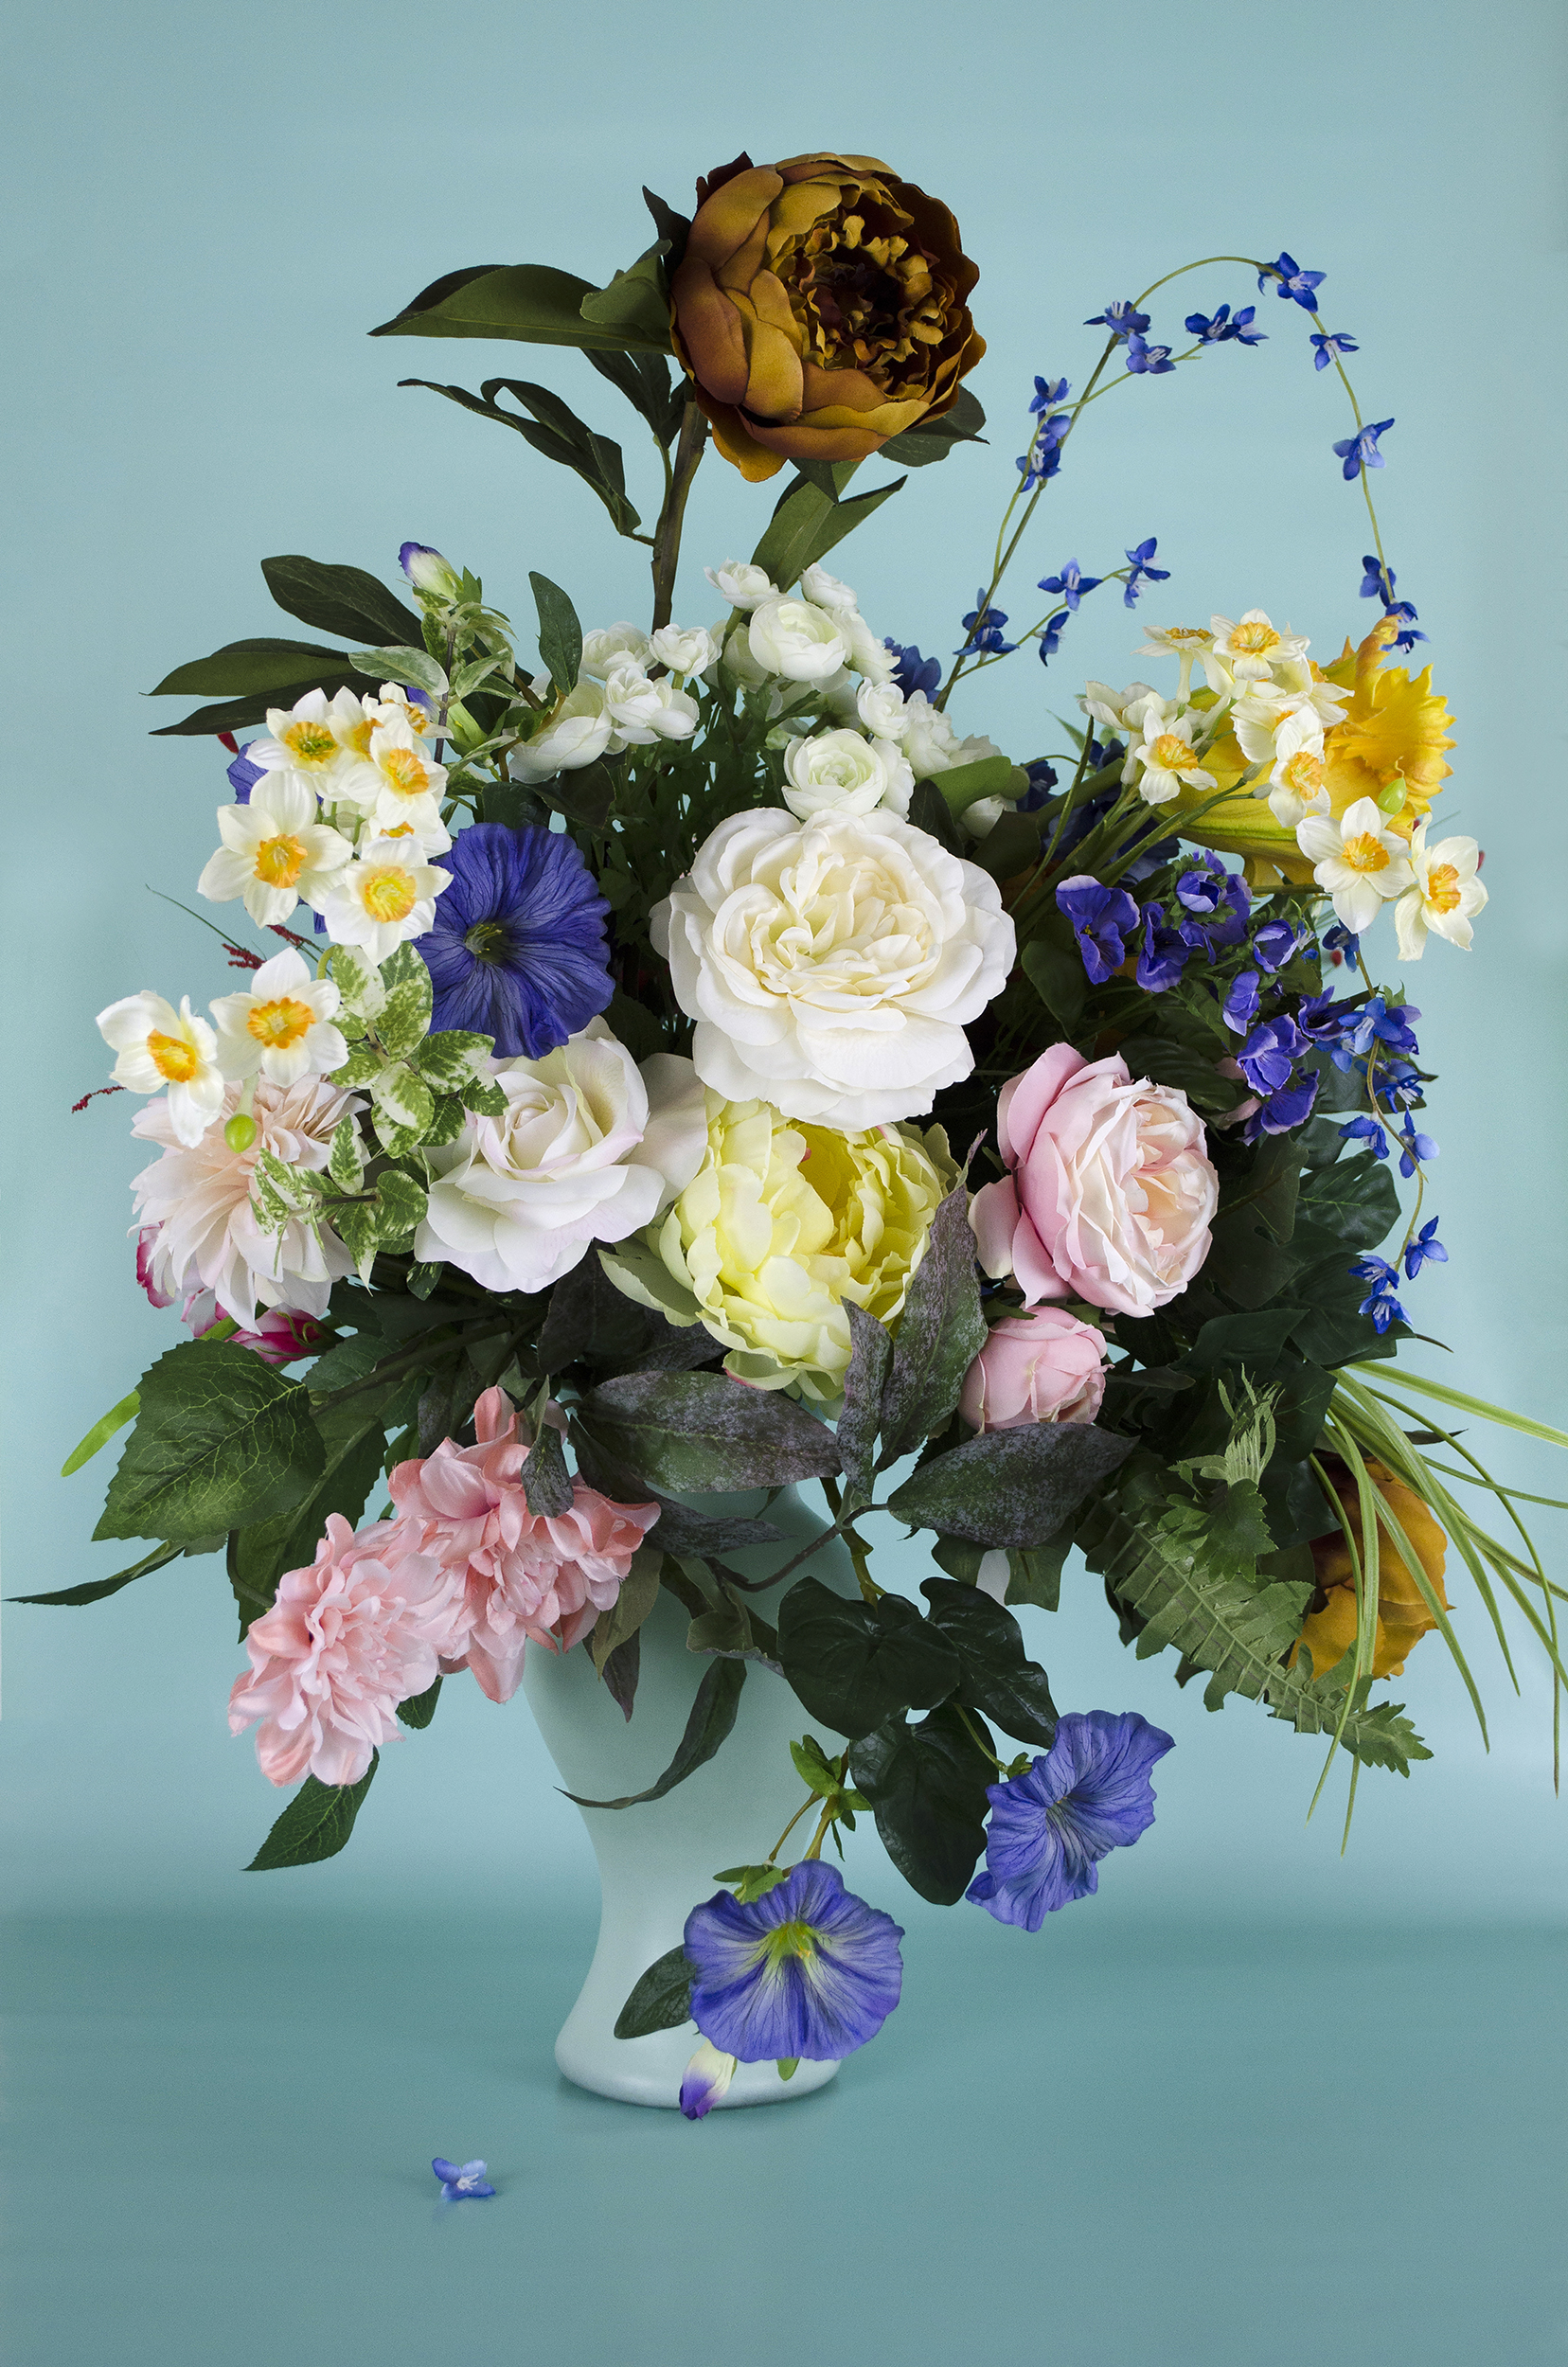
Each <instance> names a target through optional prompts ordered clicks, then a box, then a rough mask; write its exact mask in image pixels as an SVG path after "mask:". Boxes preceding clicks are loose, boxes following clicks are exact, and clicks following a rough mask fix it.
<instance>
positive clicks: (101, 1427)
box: [17, 1389, 141, 1601]
mask: <svg viewBox="0 0 1568 2367" xmlns="http://www.w3.org/2000/svg"><path fill="white" fill-rule="evenodd" d="M140 1411H141V1391H140V1390H139V1389H133V1390H132V1392H131V1395H130V1396H129V1397H121V1399H120V1401H119V1403H118V1405H114V1406H111V1407H110V1409H109V1411H108V1413H107V1414H105V1415H103V1416H102V1417H101V1418H100V1419H99V1420H98V1421H96V1422H95V1423H94V1424H93V1427H92V1429H91V1430H90V1431H89V1432H88V1433H87V1435H86V1437H85V1438H84V1439H83V1440H82V1442H81V1444H80V1447H73V1448H72V1449H71V1451H70V1453H69V1454H68V1455H67V1456H66V1458H65V1460H64V1462H63V1463H62V1465H61V1467H60V1476H61V1478H62V1479H69V1478H70V1476H71V1473H72V1472H73V1471H80V1468H81V1467H82V1465H83V1464H84V1463H91V1461H92V1459H93V1457H94V1456H95V1455H96V1454H97V1452H98V1449H99V1448H100V1447H106V1446H107V1445H108V1444H109V1441H110V1439H111V1438H113V1436H114V1434H115V1433H116V1431H117V1430H123V1429H124V1428H125V1425H126V1423H127V1422H134V1420H135V1418H136V1415H137V1414H138V1413H139V1412H140ZM17 1599H18V1600H19V1601H22V1600H27V1601H30V1600H31V1599H32V1598H31V1596H27V1597H23V1596H18V1598H17Z"/></svg>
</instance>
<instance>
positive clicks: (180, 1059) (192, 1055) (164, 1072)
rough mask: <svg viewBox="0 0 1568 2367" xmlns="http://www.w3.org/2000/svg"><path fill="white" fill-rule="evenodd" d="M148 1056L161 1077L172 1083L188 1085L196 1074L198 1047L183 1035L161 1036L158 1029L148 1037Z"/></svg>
mask: <svg viewBox="0 0 1568 2367" xmlns="http://www.w3.org/2000/svg"><path fill="white" fill-rule="evenodd" d="M147 1050H148V1056H149V1058H150V1059H151V1062H152V1065H153V1067H154V1068H155V1069H156V1070H157V1072H158V1075H159V1076H160V1077H167V1078H168V1080H169V1083H170V1084H171V1085H187V1084H188V1083H189V1082H190V1079H191V1078H192V1077H194V1076H195V1074H196V1067H197V1060H196V1047H195V1045H194V1044H192V1043H187V1041H186V1040H185V1038H184V1037H183V1036H160V1035H159V1033H158V1032H157V1029H156V1028H154V1029H153V1031H152V1033H151V1035H150V1036H149V1037H148V1039H147Z"/></svg>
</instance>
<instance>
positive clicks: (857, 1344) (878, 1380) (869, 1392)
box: [838, 1298, 893, 1504]
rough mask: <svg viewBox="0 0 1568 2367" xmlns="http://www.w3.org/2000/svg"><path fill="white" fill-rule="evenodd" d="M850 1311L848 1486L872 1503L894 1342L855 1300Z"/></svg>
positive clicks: (843, 1432)
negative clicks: (878, 1443) (873, 1480)
mask: <svg viewBox="0 0 1568 2367" xmlns="http://www.w3.org/2000/svg"><path fill="white" fill-rule="evenodd" d="M844 1311H845V1313H846V1315H847V1317H848V1318H849V1366H848V1370H847V1371H846V1374H845V1376H844V1410H843V1412H842V1413H841V1414H840V1415H839V1417H838V1449H839V1455H840V1457H841V1459H842V1461H843V1464H844V1480H845V1486H846V1487H847V1488H849V1489H850V1490H851V1491H852V1492H853V1493H854V1495H855V1496H856V1497H858V1498H859V1499H860V1500H861V1501H862V1502H864V1503H865V1504H869V1503H870V1501H871V1498H872V1496H873V1494H874V1493H875V1489H874V1487H873V1485H872V1473H873V1471H874V1470H875V1468H876V1465H875V1462H874V1460H873V1454H874V1450H875V1448H876V1443H877V1432H878V1429H879V1427H880V1425H881V1422H882V1390H883V1388H884V1387H885V1385H886V1381H887V1376H888V1373H889V1371H890V1369H891V1367H892V1363H893V1342H892V1340H891V1338H890V1337H889V1334H888V1330H887V1326H886V1325H885V1324H880V1323H879V1322H878V1321H877V1319H876V1317H875V1315H868V1314H867V1313H866V1311H865V1309H864V1307H857V1306H856V1305H855V1302H854V1300H853V1299H847V1298H846V1300H845V1302H844Z"/></svg>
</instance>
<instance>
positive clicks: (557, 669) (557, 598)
mask: <svg viewBox="0 0 1568 2367" xmlns="http://www.w3.org/2000/svg"><path fill="white" fill-rule="evenodd" d="M528 581H529V582H530V583H531V584H532V585H533V596H534V605H535V606H536V607H537V609H538V611H539V654H540V656H541V658H542V659H543V663H544V668H545V671H546V672H547V673H548V675H549V677H550V680H551V681H552V682H553V683H554V685H555V686H556V688H557V689H558V690H559V691H561V694H562V695H563V696H564V695H565V694H566V693H568V692H570V691H573V690H575V689H576V688H577V678H578V669H579V667H580V666H581V664H582V627H581V626H580V625H579V622H578V613H577V610H576V609H575V608H574V607H573V606H572V603H571V601H570V600H569V599H568V597H567V596H566V594H565V593H564V592H563V591H562V590H561V586H560V584H559V583H552V582H551V581H550V578H549V577H548V576H542V575H540V574H539V573H538V572H537V571H536V570H535V569H533V568H530V569H529V571H528Z"/></svg>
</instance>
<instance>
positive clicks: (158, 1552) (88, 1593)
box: [6, 1545, 185, 1606]
mask: <svg viewBox="0 0 1568 2367" xmlns="http://www.w3.org/2000/svg"><path fill="white" fill-rule="evenodd" d="M184 1552H185V1547H184V1546H183V1545H154V1546H153V1548H152V1551H151V1553H150V1554H144V1555H143V1556H142V1557H141V1559H140V1561H137V1562H133V1564H132V1566H131V1568H130V1569H129V1570H121V1571H120V1572H119V1573H118V1574H117V1575H116V1576H115V1577H112V1578H90V1579H88V1580H86V1581H85V1582H84V1583H83V1584H82V1585H80V1586H66V1587H62V1588H61V1590H60V1592H59V1593H58V1594H8V1595H7V1597H6V1600H7V1602H8V1603H60V1604H70V1605H72V1606H76V1605H79V1604H81V1603H100V1602H101V1601H102V1600H103V1598H104V1596H105V1595H106V1594H117V1593H119V1591H120V1588H121V1587H122V1586H129V1585H130V1583H131V1581H132V1579H133V1578H145V1577H146V1576H147V1575H148V1573H149V1572H150V1571H152V1570H161V1569H163V1568H164V1566H165V1564H166V1563H168V1562H170V1561H177V1560H178V1559H179V1557H180V1556H181V1555H182V1554H183V1553H184Z"/></svg>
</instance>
